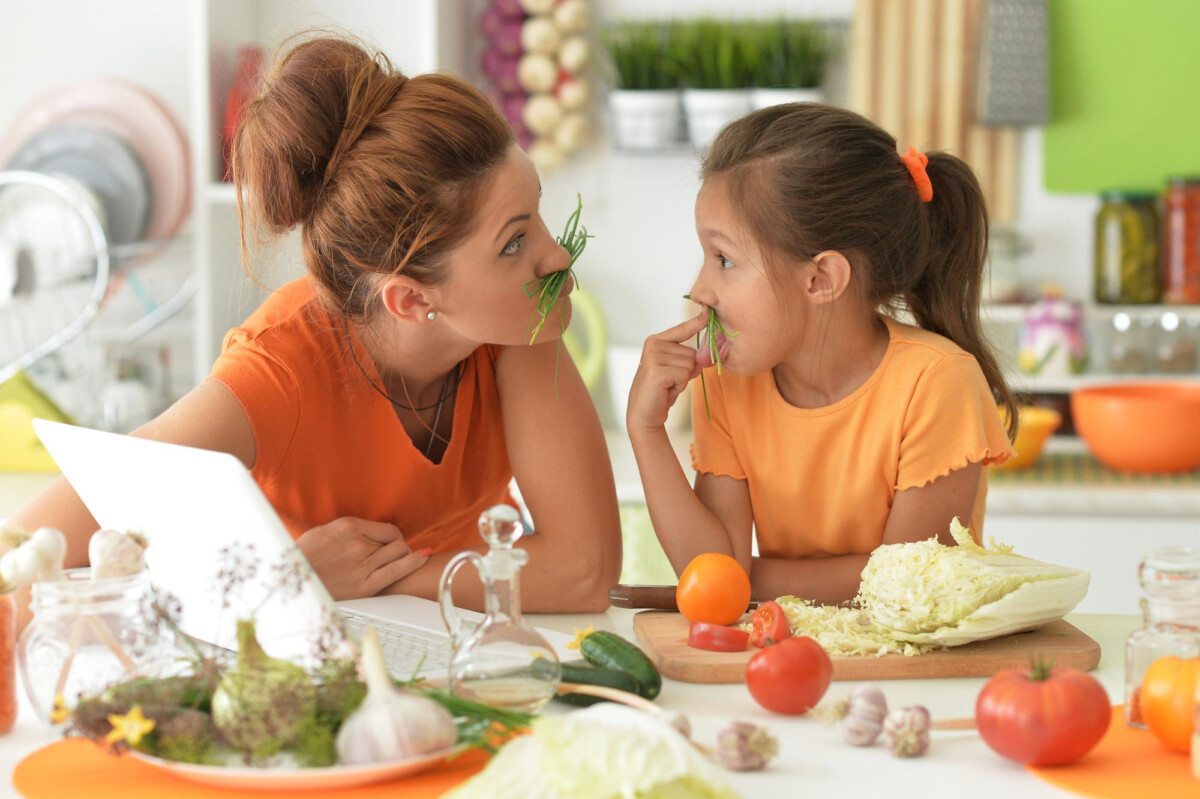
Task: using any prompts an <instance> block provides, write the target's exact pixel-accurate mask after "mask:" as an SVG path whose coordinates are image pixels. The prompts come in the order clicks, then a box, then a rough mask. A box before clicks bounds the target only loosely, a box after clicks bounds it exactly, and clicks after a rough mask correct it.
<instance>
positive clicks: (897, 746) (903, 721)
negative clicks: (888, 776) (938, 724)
mask: <svg viewBox="0 0 1200 799" xmlns="http://www.w3.org/2000/svg"><path fill="white" fill-rule="evenodd" d="M883 737H884V740H885V741H886V742H887V746H888V749H890V750H891V751H892V754H893V755H895V756H896V757H920V756H921V755H923V754H925V750H927V749H928V748H929V711H928V710H926V709H925V708H924V707H922V706H921V705H910V706H909V707H902V708H899V709H898V710H893V711H892V712H891V713H889V714H888V715H887V718H886V719H884V722H883Z"/></svg>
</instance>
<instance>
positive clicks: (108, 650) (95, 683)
mask: <svg viewBox="0 0 1200 799" xmlns="http://www.w3.org/2000/svg"><path fill="white" fill-rule="evenodd" d="M64 574H65V579H62V580H55V581H46V582H38V583H34V584H33V591H32V593H33V605H32V607H33V620H32V621H31V622H30V623H29V626H28V627H26V628H25V631H24V632H23V633H22V634H21V640H20V643H19V644H18V658H19V663H20V669H21V677H22V681H23V682H24V683H25V691H26V694H28V696H29V701H30V703H31V704H32V705H33V708H34V711H35V712H36V713H37V716H38V718H40V719H42V720H43V721H47V722H49V721H50V719H51V711H52V709H53V708H54V706H55V702H56V698H58V697H61V701H62V704H63V706H64V707H65V708H67V709H70V708H72V707H74V706H75V704H77V702H78V700H79V697H80V696H90V695H94V694H97V693H100V692H101V691H103V690H104V689H105V688H108V687H109V686H111V685H113V684H115V683H118V682H121V681H123V680H126V679H129V678H131V677H134V676H162V675H165V674H168V673H170V672H171V671H172V670H173V669H174V668H176V667H177V666H178V665H179V658H180V654H181V653H180V652H179V650H178V649H177V648H176V647H175V643H174V638H173V636H172V635H171V634H170V631H169V630H167V629H166V628H165V627H164V626H162V625H160V624H158V623H157V620H156V618H155V617H154V615H153V613H152V612H150V610H149V602H147V601H145V600H148V599H149V590H150V580H149V577H148V575H147V573H146V572H145V571H142V572H139V573H138V574H134V575H130V576H127V577H110V578H106V579H100V580H93V579H90V569H71V570H69V571H67V572H65V573H64Z"/></svg>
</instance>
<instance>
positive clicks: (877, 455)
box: [692, 317, 1014, 558]
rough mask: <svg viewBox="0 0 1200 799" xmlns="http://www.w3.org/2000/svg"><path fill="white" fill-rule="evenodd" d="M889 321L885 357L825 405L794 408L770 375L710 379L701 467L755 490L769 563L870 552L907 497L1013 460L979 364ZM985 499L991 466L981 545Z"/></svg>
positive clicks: (980, 503)
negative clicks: (971, 468) (957, 473)
mask: <svg viewBox="0 0 1200 799" xmlns="http://www.w3.org/2000/svg"><path fill="white" fill-rule="evenodd" d="M884 321H885V323H886V324H887V327H888V333H889V335H890V342H889V344H888V348H887V351H886V353H885V354H884V356H883V360H882V361H881V362H880V364H879V366H878V367H877V368H876V369H875V371H874V373H872V375H871V376H870V378H868V379H867V381H866V382H865V383H863V384H862V385H861V386H859V387H858V389H856V390H855V391H854V392H853V393H851V394H850V395H849V396H847V397H844V398H843V399H841V400H839V401H838V402H835V403H834V404H832V405H829V406H827V407H823V408H797V407H795V406H794V405H791V404H789V403H788V402H787V401H786V400H785V399H784V398H783V396H782V395H781V394H780V393H779V389H778V387H777V386H776V384H775V378H774V375H773V374H772V372H771V371H767V372H764V373H762V374H758V375H753V376H749V377H747V376H743V375H736V374H733V373H732V372H724V373H723V374H721V375H720V376H718V375H717V374H716V370H715V369H709V370H708V371H707V375H706V377H707V382H708V401H709V407H710V410H711V417H710V416H709V415H708V414H706V413H705V407H704V402H703V401H702V400H701V399H700V398H699V397H696V398H695V400H694V402H693V405H692V418H693V423H694V428H695V438H694V441H693V443H692V465H693V466H694V467H695V469H696V471H697V472H701V473H705V474H715V475H726V476H729V477H733V478H735V479H738V480H745V481H746V482H747V483H748V486H749V489H750V503H751V506H752V509H753V512H754V527H755V534H756V535H757V538H758V549H759V554H760V555H762V556H764V557H773V558H810V557H829V556H833V555H848V554H867V553H869V552H871V551H872V550H874V549H875V548H876V547H878V546H879V545H880V544H882V543H883V530H884V527H885V525H886V524H887V518H888V514H889V513H890V511H891V508H892V501H893V499H894V498H895V496H896V492H897V491H902V490H904V489H906V488H914V487H919V486H923V485H925V484H927V483H930V482H933V481H934V480H936V479H937V478H939V477H944V476H945V475H947V474H949V473H950V472H951V471H952V470H954V469H959V468H962V467H964V466H966V465H967V464H968V463H983V464H990V463H1003V462H1004V461H1006V460H1008V458H1009V457H1010V456H1011V455H1013V454H1014V453H1013V449H1012V446H1011V445H1010V443H1009V441H1008V438H1007V436H1006V435H1005V430H1004V424H1003V422H1002V421H1001V418H1000V413H999V411H998V410H997V408H996V402H995V400H994V399H993V397H992V392H991V390H990V389H989V388H988V385H987V381H986V380H985V379H984V376H983V371H982V370H981V369H980V368H979V364H978V362H976V360H975V358H974V357H973V356H972V355H970V354H969V353H967V352H965V351H964V350H962V349H961V348H960V347H958V346H957V345H956V344H954V343H953V342H952V341H950V340H949V339H947V338H945V337H943V336H939V335H937V334H936V333H931V332H929V331H927V330H922V329H920V328H917V327H913V326H911V325H905V324H902V323H900V322H897V321H895V320H893V319H891V318H888V317H884ZM986 497H987V470H986V469H984V470H983V473H982V475H981V477H980V483H979V495H978V498H977V499H976V500H975V509H974V512H973V513H972V514H971V520H970V521H971V523H970V528H971V530H972V532H973V534H974V535H975V537H976V538H978V537H979V536H980V535H981V533H982V529H983V512H984V506H985V502H986ZM940 532H944V531H941V530H937V529H933V528H931V529H930V530H929V535H930V537H932V536H935V535H937V534H938V533H940Z"/></svg>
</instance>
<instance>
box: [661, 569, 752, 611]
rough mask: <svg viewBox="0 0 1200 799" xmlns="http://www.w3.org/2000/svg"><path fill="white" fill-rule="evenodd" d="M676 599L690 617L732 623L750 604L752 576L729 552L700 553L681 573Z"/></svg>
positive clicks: (676, 589) (680, 608)
mask: <svg viewBox="0 0 1200 799" xmlns="http://www.w3.org/2000/svg"><path fill="white" fill-rule="evenodd" d="M675 603H676V604H677V605H678V606H679V612H680V613H682V614H683V617H684V618H685V619H687V620H688V621H707V622H710V623H712V624H722V625H724V624H733V623H734V622H735V621H737V620H738V619H739V618H741V616H742V614H743V613H745V612H746V606H747V605H749V604H750V576H749V575H748V574H746V570H745V569H743V568H742V564H740V563H738V562H737V561H736V560H734V559H733V558H731V557H729V556H728V555H722V554H720V553H719V552H706V553H704V554H702V555H697V556H696V557H694V558H692V561H691V563H689V564H688V565H687V568H686V569H684V570H683V574H681V575H679V585H678V586H676V587H675Z"/></svg>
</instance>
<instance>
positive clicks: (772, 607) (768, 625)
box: [750, 600, 792, 648]
mask: <svg viewBox="0 0 1200 799" xmlns="http://www.w3.org/2000/svg"><path fill="white" fill-rule="evenodd" d="M750 623H751V624H753V625H754V632H752V633H751V634H750V643H752V644H754V645H755V646H757V647H759V648H762V647H764V646H768V645H769V644H773V643H775V642H777V641H782V640H783V639H784V638H791V637H792V625H791V623H790V622H789V621H788V617H787V614H786V613H784V612H783V608H782V607H780V606H779V603H778V602H775V601H774V600H768V601H766V602H764V603H762V604H761V605H759V606H758V610H756V611H754V615H753V616H751V617H750Z"/></svg>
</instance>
